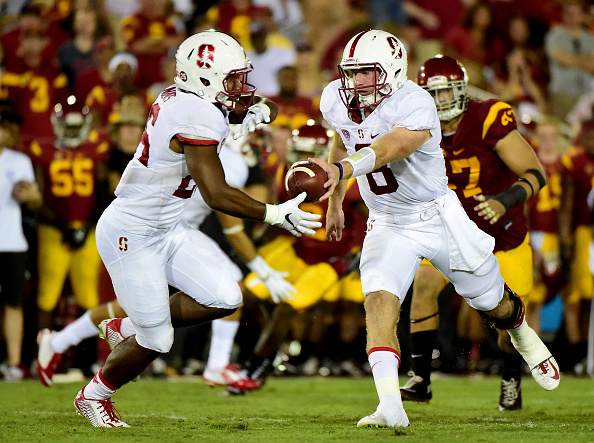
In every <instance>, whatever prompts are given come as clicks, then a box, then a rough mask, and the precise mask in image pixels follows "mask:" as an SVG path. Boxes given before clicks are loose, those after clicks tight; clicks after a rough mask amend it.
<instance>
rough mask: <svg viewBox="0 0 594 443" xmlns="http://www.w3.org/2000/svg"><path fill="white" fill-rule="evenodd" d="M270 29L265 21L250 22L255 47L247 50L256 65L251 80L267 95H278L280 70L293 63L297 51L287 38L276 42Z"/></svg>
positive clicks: (261, 92) (260, 91)
mask: <svg viewBox="0 0 594 443" xmlns="http://www.w3.org/2000/svg"><path fill="white" fill-rule="evenodd" d="M270 31H271V29H269V27H268V26H267V24H266V23H265V21H263V20H262V21H261V20H258V21H253V22H252V23H251V24H250V37H251V41H252V45H253V49H252V50H248V51H247V56H248V57H249V59H250V60H251V62H252V65H253V66H254V71H253V72H252V74H251V77H250V82H251V83H252V84H253V85H254V86H255V87H256V88H257V90H258V91H259V93H260V94H262V95H263V96H265V97H270V96H275V95H278V93H279V90H280V86H279V82H278V77H277V76H278V71H279V70H280V68H282V67H283V66H290V65H293V64H294V63H295V60H296V59H297V51H296V50H295V48H294V47H293V46H292V44H291V42H290V41H288V40H286V39H285V41H284V42H281V43H280V44H276V43H275V42H274V41H273V37H274V36H273V35H272V34H271V32H270ZM277 40H278V39H277Z"/></svg>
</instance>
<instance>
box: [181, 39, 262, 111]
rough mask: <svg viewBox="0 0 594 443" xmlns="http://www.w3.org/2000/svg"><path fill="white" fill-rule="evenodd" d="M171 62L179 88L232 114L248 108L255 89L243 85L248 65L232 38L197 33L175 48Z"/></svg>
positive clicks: (249, 66) (248, 69)
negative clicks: (173, 61) (220, 106)
mask: <svg viewBox="0 0 594 443" xmlns="http://www.w3.org/2000/svg"><path fill="white" fill-rule="evenodd" d="M175 60H176V71H177V72H176V76H175V79H174V81H175V84H176V85H177V86H178V87H179V88H180V89H182V90H184V91H189V92H193V93H194V94H197V95H198V96H200V97H202V98H204V99H205V100H208V101H210V102H218V103H220V104H222V105H223V106H225V107H226V108H229V109H231V110H234V111H244V110H246V109H247V108H248V107H249V106H250V105H251V103H252V99H253V97H254V93H255V92H256V88H255V87H254V86H253V85H250V84H249V83H247V74H248V72H251V71H252V70H253V67H252V63H251V62H250V59H249V58H248V57H247V56H246V55H245V51H244V49H243V48H242V47H241V45H240V44H239V42H238V41H237V40H235V39H234V38H233V37H231V36H229V35H227V34H225V33H223V32H219V31H213V30H210V31H203V32H199V33H197V34H194V35H193V36H191V37H188V38H187V39H186V40H185V41H184V42H183V43H182V44H181V45H180V46H179V48H178V49H177V53H176V54H175ZM240 99H241V102H240Z"/></svg>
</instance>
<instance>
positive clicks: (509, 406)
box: [499, 378, 522, 411]
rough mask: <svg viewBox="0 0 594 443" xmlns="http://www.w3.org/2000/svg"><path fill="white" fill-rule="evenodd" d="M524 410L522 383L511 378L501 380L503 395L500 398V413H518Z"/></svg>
mask: <svg viewBox="0 0 594 443" xmlns="http://www.w3.org/2000/svg"><path fill="white" fill-rule="evenodd" d="M518 409H522V381H521V380H516V379H515V378H511V379H510V380H509V381H508V380H501V395H500V396H499V410H500V411H516V410H518Z"/></svg>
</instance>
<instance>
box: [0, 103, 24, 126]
mask: <svg viewBox="0 0 594 443" xmlns="http://www.w3.org/2000/svg"><path fill="white" fill-rule="evenodd" d="M4 123H16V124H17V125H19V126H22V124H23V117H22V116H21V114H19V113H18V112H17V110H16V108H15V106H14V103H12V102H11V101H8V100H0V124H4Z"/></svg>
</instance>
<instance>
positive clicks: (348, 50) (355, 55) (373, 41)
mask: <svg viewBox="0 0 594 443" xmlns="http://www.w3.org/2000/svg"><path fill="white" fill-rule="evenodd" d="M406 68H407V58H406V49H405V48H404V45H403V44H402V42H400V40H398V39H397V38H396V37H394V36H393V35H392V34H390V33H389V32H385V31H378V30H369V31H363V32H360V33H359V34H357V35H355V36H354V37H353V38H352V39H351V40H350V41H349V42H348V43H347V45H346V47H345V48H344V52H343V54H342V61H341V62H340V65H339V66H338V69H339V70H340V74H341V80H342V87H341V88H339V91H340V96H341V98H342V101H343V103H344V104H345V106H346V107H347V108H348V109H350V110H354V109H363V108H368V107H370V106H377V105H378V104H379V103H380V102H381V101H382V100H383V99H384V98H386V97H387V96H389V95H390V94H392V93H394V92H395V91H396V90H397V89H398V88H400V87H401V86H402V85H403V84H404V83H405V82H406V80H407V77H406ZM359 69H370V70H374V72H375V81H374V82H373V84H370V85H365V86H364V87H357V86H356V85H355V83H354V81H353V71H354V70H359ZM370 88H373V91H372V92H369V89H370Z"/></svg>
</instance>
